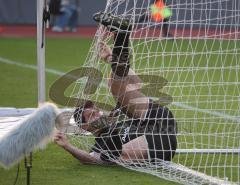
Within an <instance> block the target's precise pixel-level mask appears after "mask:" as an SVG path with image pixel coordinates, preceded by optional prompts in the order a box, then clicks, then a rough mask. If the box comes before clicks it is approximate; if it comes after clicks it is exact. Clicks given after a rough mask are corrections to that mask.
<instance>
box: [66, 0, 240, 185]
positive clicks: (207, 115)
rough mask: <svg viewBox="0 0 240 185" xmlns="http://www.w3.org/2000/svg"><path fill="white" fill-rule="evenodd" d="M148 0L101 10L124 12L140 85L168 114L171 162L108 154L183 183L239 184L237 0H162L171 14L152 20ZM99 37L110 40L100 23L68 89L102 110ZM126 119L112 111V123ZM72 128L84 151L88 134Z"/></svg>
mask: <svg viewBox="0 0 240 185" xmlns="http://www.w3.org/2000/svg"><path fill="white" fill-rule="evenodd" d="M153 3H154V2H153V1H151V0H108V1H107V3H106V8H105V10H103V11H104V12H109V13H112V14H113V15H117V16H122V17H124V18H128V19H130V21H131V24H132V25H133V28H132V32H131V35H130V43H129V48H130V49H131V62H130V64H131V68H132V69H133V70H134V71H135V72H136V74H137V75H138V76H139V77H140V78H141V79H142V81H143V89H142V90H143V91H142V92H143V93H144V94H145V95H146V96H149V97H151V98H152V99H153V100H154V101H159V102H161V103H162V105H163V106H166V107H168V108H169V110H171V111H172V113H173V114H174V117H175V119H176V121H177V125H178V129H177V130H178V131H177V141H178V144H177V150H176V154H175V156H174V158H173V160H172V161H164V160H158V161H157V162H155V163H151V162H149V161H147V160H140V159H139V160H121V159H120V158H114V157H111V155H109V156H108V157H109V160H111V161H114V162H115V163H117V164H119V165H122V166H124V167H126V168H129V169H133V170H137V171H142V172H146V173H149V174H153V175H155V176H158V177H161V178H164V179H167V180H170V181H175V182H179V183H182V184H232V183H233V184H234V183H236V184H237V183H240V115H239V109H240V98H239V94H240V76H239V74H240V60H239V58H240V27H239V25H240V2H239V1H238V0H189V1H185V0H166V2H165V5H166V7H168V8H167V10H168V13H169V11H170V14H169V15H167V14H166V15H165V14H164V16H170V15H171V16H170V17H168V18H165V19H163V20H158V21H156V20H154V17H153V13H154V11H153V10H152V9H151V8H152V4H153ZM166 7H165V8H166ZM165 10H166V9H165ZM101 41H104V42H106V43H108V45H110V46H113V45H114V40H113V39H112V33H110V32H109V29H108V28H106V27H104V26H102V25H99V27H98V29H97V32H96V35H95V37H94V40H93V43H92V45H91V48H90V50H89V54H88V56H87V59H86V62H85V63H84V66H82V67H83V68H82V69H84V70H80V71H81V72H82V75H80V76H81V78H79V79H78V80H77V81H76V83H75V84H74V85H73V86H72V88H71V89H70V90H69V92H70V95H71V98H75V99H81V100H91V101H93V102H95V103H96V104H97V106H99V107H100V109H101V110H102V111H104V113H105V114H107V113H108V112H109V111H110V110H111V109H112V108H114V107H115V105H116V102H115V100H114V98H113V97H112V95H111V92H110V91H109V88H108V82H107V81H108V79H109V78H110V76H109V74H110V72H111V67H110V65H107V64H106V63H104V62H102V61H101V59H100V57H99V42H101ZM99 75H100V77H101V79H100V80H99V81H98V80H96V79H97V77H96V76H98V77H99ZM70 102H71V101H70V100H69V103H68V106H70V104H71V106H72V103H70ZM74 106H77V104H75V105H74ZM131 119H132V120H133V118H131V117H127V116H125V117H121V116H119V117H118V118H117V119H116V120H115V123H122V122H124V121H126V120H131ZM73 126H75V127H73ZM72 127H73V128H75V129H73V128H72ZM70 128H71V129H70ZM78 128H79V127H78V126H76V125H75V124H74V123H72V126H71V127H69V130H68V129H66V130H65V131H66V132H68V134H69V135H70V136H71V140H72V142H73V143H74V144H76V145H78V146H79V147H81V148H83V149H85V150H87V151H89V150H90V149H92V148H93V147H94V138H95V136H93V135H91V134H86V133H84V134H82V133H81V132H79V129H81V128H79V129H78ZM143 134H144V133H143ZM155 144H157V143H155ZM100 152H101V151H100ZM106 155H107V154H106Z"/></svg>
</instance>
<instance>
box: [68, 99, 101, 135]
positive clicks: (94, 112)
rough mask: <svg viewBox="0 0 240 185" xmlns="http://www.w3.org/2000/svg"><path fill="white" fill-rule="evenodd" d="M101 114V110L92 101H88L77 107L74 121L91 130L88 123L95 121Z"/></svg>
mask: <svg viewBox="0 0 240 185" xmlns="http://www.w3.org/2000/svg"><path fill="white" fill-rule="evenodd" d="M100 116H101V112H100V110H99V109H98V108H97V107H96V105H95V104H94V103H93V102H92V101H86V102H85V103H84V104H83V105H82V106H79V107H77V108H76V109H75V111H74V114H73V117H74V121H75V122H76V123H77V124H78V125H79V126H81V127H82V128H83V129H85V130H88V131H91V130H92V129H91V128H89V125H88V123H90V122H93V121H95V120H96V119H98V118H99V117H100Z"/></svg>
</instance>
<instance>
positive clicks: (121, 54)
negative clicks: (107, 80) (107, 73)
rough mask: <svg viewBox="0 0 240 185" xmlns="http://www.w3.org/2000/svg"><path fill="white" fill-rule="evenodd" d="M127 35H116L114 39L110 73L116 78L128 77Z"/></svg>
mask: <svg viewBox="0 0 240 185" xmlns="http://www.w3.org/2000/svg"><path fill="white" fill-rule="evenodd" d="M128 43H129V33H127V32H126V33H125V32H124V33H117V34H116V35H115V37H114V47H113V55H112V66H111V67H112V72H113V73H114V74H115V75H117V76H118V77H125V76H127V75H128V71H129V67H130V61H129V50H128Z"/></svg>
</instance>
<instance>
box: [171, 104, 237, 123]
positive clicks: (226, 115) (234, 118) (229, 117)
mask: <svg viewBox="0 0 240 185" xmlns="http://www.w3.org/2000/svg"><path fill="white" fill-rule="evenodd" d="M171 104H173V105H175V106H177V107H181V108H184V109H188V110H191V111H197V112H202V113H206V114H209V115H213V116H217V117H221V118H224V119H227V120H231V121H236V122H240V117H238V116H232V115H228V114H224V113H222V112H217V111H210V110H208V109H200V108H198V107H193V106H190V105H186V104H183V103H180V102H172V103H171Z"/></svg>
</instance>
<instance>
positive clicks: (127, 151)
mask: <svg viewBox="0 0 240 185" xmlns="http://www.w3.org/2000/svg"><path fill="white" fill-rule="evenodd" d="M120 159H122V160H131V161H137V160H142V159H148V143H147V141H146V139H145V136H140V137H137V138H135V139H133V140H131V141H129V142H128V143H126V144H124V145H123V146H122V154H121V156H120Z"/></svg>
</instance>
